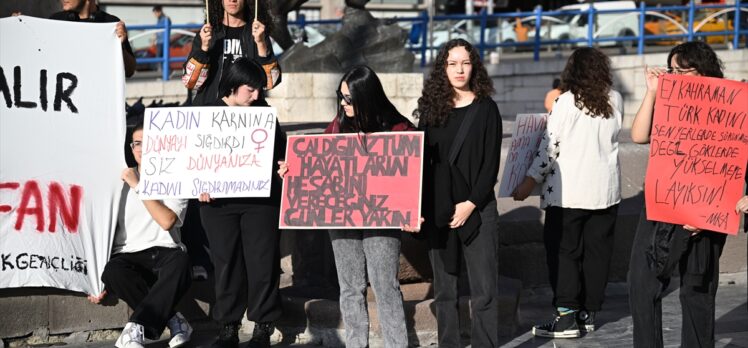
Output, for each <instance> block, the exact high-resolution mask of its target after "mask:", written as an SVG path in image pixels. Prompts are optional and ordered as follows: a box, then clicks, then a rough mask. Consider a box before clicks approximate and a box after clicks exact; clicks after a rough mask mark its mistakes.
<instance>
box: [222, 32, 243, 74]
mask: <svg viewBox="0 0 748 348" xmlns="http://www.w3.org/2000/svg"><path fill="white" fill-rule="evenodd" d="M225 28H226V37H225V38H224V39H223V71H228V67H229V66H230V65H231V64H232V63H234V61H235V60H237V59H238V58H239V57H242V56H243V53H244V52H242V40H241V39H242V33H243V32H244V26H241V27H237V28H233V27H225Z"/></svg>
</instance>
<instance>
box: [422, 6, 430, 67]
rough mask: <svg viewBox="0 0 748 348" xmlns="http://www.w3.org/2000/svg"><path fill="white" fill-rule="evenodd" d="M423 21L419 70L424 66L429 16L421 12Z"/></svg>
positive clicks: (427, 42) (427, 43)
mask: <svg viewBox="0 0 748 348" xmlns="http://www.w3.org/2000/svg"><path fill="white" fill-rule="evenodd" d="M421 18H422V20H423V31H422V33H421V68H423V67H425V66H426V49H427V48H428V46H429V36H428V34H429V15H428V12H426V11H423V12H421Z"/></svg>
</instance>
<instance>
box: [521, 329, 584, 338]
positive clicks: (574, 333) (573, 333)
mask: <svg viewBox="0 0 748 348" xmlns="http://www.w3.org/2000/svg"><path fill="white" fill-rule="evenodd" d="M532 335H533V336H537V337H547V338H578V337H580V336H581V335H582V334H581V333H580V332H579V330H566V331H561V332H549V331H545V330H538V329H536V328H532Z"/></svg>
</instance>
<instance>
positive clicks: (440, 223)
mask: <svg viewBox="0 0 748 348" xmlns="http://www.w3.org/2000/svg"><path fill="white" fill-rule="evenodd" d="M493 92H494V88H493V84H492V82H491V79H490V78H489V77H488V73H487V72H486V69H485V67H483V63H482V62H481V60H480V56H479V55H478V51H477V50H476V49H475V48H474V47H473V46H472V45H471V44H470V43H469V42H467V41H465V40H462V39H455V40H450V41H449V42H447V43H446V44H445V45H444V46H443V47H442V49H441V50H440V51H439V54H438V55H437V57H436V61H435V63H434V69H433V70H432V71H431V74H430V75H429V78H428V80H426V83H425V84H424V88H423V93H422V95H421V97H420V98H419V99H418V109H417V110H416V111H415V115H416V116H417V117H418V118H419V119H420V120H419V128H420V129H423V130H424V131H425V132H426V149H425V150H426V158H425V160H424V165H425V168H424V179H423V180H424V181H423V183H424V185H423V187H424V190H423V192H424V197H423V209H424V217H425V225H423V231H424V233H425V234H426V236H427V238H428V239H429V241H430V250H429V257H430V259H431V264H432V267H433V271H434V304H435V307H436V319H437V326H438V335H439V347H442V348H445V347H462V345H461V343H460V325H459V315H458V312H457V301H458V298H459V297H458V293H457V280H458V278H459V275H460V269H461V262H462V259H463V258H464V261H465V264H466V266H467V274H468V278H469V280H470V306H471V317H472V318H471V319H472V326H473V327H472V345H473V347H496V346H498V344H499V342H498V330H499V329H498V310H499V307H498V303H499V300H498V289H497V286H498V283H497V282H498V272H499V270H498V258H497V251H498V246H499V243H498V230H497V228H496V226H497V220H498V211H497V208H496V194H495V192H494V184H496V177H497V175H498V171H499V158H500V157H501V138H502V129H501V115H500V114H499V108H498V107H497V106H496V103H495V102H494V101H493V100H492V99H491V94H493Z"/></svg>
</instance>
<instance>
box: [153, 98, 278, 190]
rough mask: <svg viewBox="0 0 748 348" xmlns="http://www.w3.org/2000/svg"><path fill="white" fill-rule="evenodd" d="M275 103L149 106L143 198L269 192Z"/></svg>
mask: <svg viewBox="0 0 748 348" xmlns="http://www.w3.org/2000/svg"><path fill="white" fill-rule="evenodd" d="M277 114H278V113H277V112H276V110H275V108H272V107H220V106H217V107H178V108H149V109H146V111H145V118H144V123H143V144H142V151H143V157H142V166H143V168H142V170H141V175H142V177H141V180H140V184H139V187H138V190H139V191H140V198H142V199H164V198H197V197H199V196H200V194H201V193H209V194H210V196H211V197H212V198H221V197H269V196H270V182H271V179H272V175H273V171H272V169H273V147H274V143H275V131H276V129H275V127H276V126H277V123H276V115H277Z"/></svg>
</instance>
